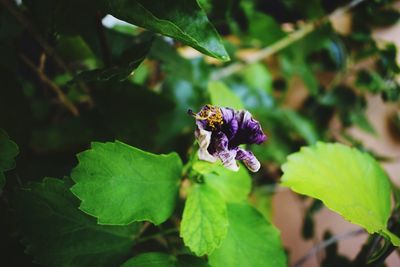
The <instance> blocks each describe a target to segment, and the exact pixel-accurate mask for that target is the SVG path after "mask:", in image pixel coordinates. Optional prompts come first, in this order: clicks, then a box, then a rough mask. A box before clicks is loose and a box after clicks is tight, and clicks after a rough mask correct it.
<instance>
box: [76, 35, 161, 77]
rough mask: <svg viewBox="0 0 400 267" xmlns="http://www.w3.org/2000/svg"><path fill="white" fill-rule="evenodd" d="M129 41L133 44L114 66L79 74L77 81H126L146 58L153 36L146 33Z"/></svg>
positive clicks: (125, 50) (116, 60)
mask: <svg viewBox="0 0 400 267" xmlns="http://www.w3.org/2000/svg"><path fill="white" fill-rule="evenodd" d="M127 38H128V37H127ZM129 39H131V40H130V42H131V43H132V44H131V45H129V47H127V48H126V49H124V51H123V53H122V54H121V55H119V57H118V58H117V59H115V62H113V63H112V65H113V66H111V67H105V68H102V69H95V70H89V71H83V72H81V73H79V74H78V75H77V76H76V78H75V79H76V80H77V81H81V82H82V81H109V80H111V81H123V80H126V79H127V78H128V77H129V76H130V75H131V74H132V73H133V71H134V70H135V69H136V68H137V67H138V66H139V65H140V63H142V61H143V60H144V59H145V58H146V56H147V54H148V52H149V50H150V47H151V43H152V41H153V35H152V34H150V33H148V32H145V33H143V34H141V35H139V36H137V37H135V39H133V38H132V37H130V38H129ZM132 39H133V40H132Z"/></svg>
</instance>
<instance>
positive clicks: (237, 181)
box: [193, 161, 251, 202]
mask: <svg viewBox="0 0 400 267" xmlns="http://www.w3.org/2000/svg"><path fill="white" fill-rule="evenodd" d="M193 170H195V171H196V172H197V173H199V174H201V175H203V178H204V182H205V183H206V184H207V185H208V186H209V187H211V188H213V189H214V190H215V191H217V192H218V193H219V194H220V195H221V196H222V197H223V198H224V200H225V201H226V202H241V201H244V200H246V199H247V197H248V195H249V193H250V190H251V177H250V175H249V173H248V171H247V169H246V168H245V167H244V166H240V169H239V171H237V172H234V171H231V170H228V169H227V168H225V167H224V166H222V164H221V163H209V162H206V161H196V162H195V163H194V164H193Z"/></svg>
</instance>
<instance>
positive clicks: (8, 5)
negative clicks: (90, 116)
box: [0, 0, 93, 105]
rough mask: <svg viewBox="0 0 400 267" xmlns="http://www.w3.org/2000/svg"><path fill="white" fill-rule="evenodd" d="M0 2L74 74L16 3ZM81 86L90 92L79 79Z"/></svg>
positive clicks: (44, 47)
mask: <svg viewBox="0 0 400 267" xmlns="http://www.w3.org/2000/svg"><path fill="white" fill-rule="evenodd" d="M0 3H1V4H2V5H3V6H4V7H5V8H6V9H7V10H8V11H9V12H10V13H11V14H12V15H13V16H14V17H15V18H16V20H17V21H18V23H19V24H21V26H22V27H23V28H25V29H26V30H27V31H28V33H29V34H30V35H32V37H33V38H34V39H35V40H36V41H37V42H38V43H39V45H40V46H41V47H42V48H43V50H44V52H45V53H46V54H47V55H48V56H50V57H51V58H52V59H53V60H54V62H55V63H56V64H57V65H58V66H59V67H60V68H61V69H63V70H64V71H65V72H66V73H67V74H69V75H71V76H73V72H72V71H71V70H70V68H69V67H68V66H67V64H65V62H64V60H63V59H62V58H61V57H60V56H59V55H58V54H57V53H56V52H55V50H54V49H53V47H52V46H51V45H49V44H48V43H47V41H46V40H45V39H44V38H43V37H42V36H41V34H40V33H39V32H38V31H37V29H36V28H35V27H34V26H33V24H32V23H31V22H30V21H29V20H28V19H27V18H26V17H25V16H24V14H22V13H21V12H19V11H18V9H17V8H16V7H15V5H14V4H13V3H12V2H11V1H10V0H0ZM78 84H79V86H80V87H81V88H82V90H83V91H84V92H85V93H89V88H88V87H87V86H86V84H84V83H83V82H81V81H78ZM92 102H93V101H92V99H91V98H90V96H89V97H88V103H89V105H92V104H93V103H92Z"/></svg>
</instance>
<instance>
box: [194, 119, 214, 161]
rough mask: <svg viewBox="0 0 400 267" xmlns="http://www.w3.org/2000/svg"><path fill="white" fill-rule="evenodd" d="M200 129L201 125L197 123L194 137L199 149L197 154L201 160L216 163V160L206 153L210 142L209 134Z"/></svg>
mask: <svg viewBox="0 0 400 267" xmlns="http://www.w3.org/2000/svg"><path fill="white" fill-rule="evenodd" d="M202 127H203V126H202V124H201V123H200V122H198V123H197V129H196V131H195V136H196V138H197V142H198V143H199V147H200V148H199V151H198V152H197V154H198V156H199V159H201V160H205V161H209V162H216V161H217V159H218V158H216V157H214V156H213V155H211V154H210V153H209V152H208V146H209V145H210V142H211V132H209V131H206V130H204V129H203V128H202Z"/></svg>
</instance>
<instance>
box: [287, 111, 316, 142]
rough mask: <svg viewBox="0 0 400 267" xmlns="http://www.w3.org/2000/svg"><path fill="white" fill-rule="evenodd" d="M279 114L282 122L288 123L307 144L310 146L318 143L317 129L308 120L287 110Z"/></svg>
mask: <svg viewBox="0 0 400 267" xmlns="http://www.w3.org/2000/svg"><path fill="white" fill-rule="evenodd" d="M281 112H282V113H281V115H282V116H283V118H284V122H286V123H288V126H289V127H291V128H293V129H294V130H295V131H296V132H297V133H299V134H300V135H301V136H302V137H303V138H304V140H306V141H307V143H308V144H310V145H311V144H314V143H315V142H317V141H318V139H319V136H318V132H317V129H316V128H315V126H314V124H312V122H311V121H310V120H308V119H307V118H306V117H303V116H302V115H300V114H299V113H297V112H294V111H292V110H289V109H282V110H281Z"/></svg>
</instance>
